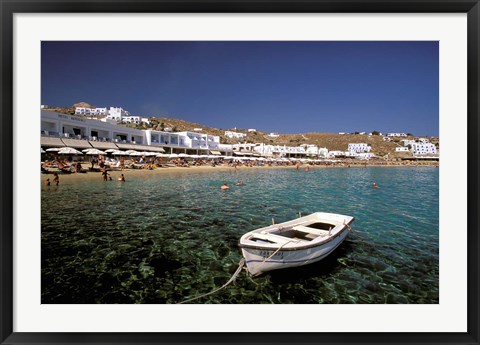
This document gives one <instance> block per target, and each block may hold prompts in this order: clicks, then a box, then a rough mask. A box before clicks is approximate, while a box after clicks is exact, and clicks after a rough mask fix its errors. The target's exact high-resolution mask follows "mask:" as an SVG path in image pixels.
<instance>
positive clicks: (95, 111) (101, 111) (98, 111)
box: [75, 107, 108, 115]
mask: <svg viewBox="0 0 480 345" xmlns="http://www.w3.org/2000/svg"><path fill="white" fill-rule="evenodd" d="M107 114H108V111H107V108H85V107H76V108H75V115H107Z"/></svg>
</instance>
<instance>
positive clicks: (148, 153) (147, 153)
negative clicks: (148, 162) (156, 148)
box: [144, 152, 157, 156]
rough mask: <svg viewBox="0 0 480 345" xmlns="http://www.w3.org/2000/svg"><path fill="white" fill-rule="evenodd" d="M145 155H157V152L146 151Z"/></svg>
mask: <svg viewBox="0 0 480 345" xmlns="http://www.w3.org/2000/svg"><path fill="white" fill-rule="evenodd" d="M144 154H145V156H156V155H157V153H156V152H144Z"/></svg>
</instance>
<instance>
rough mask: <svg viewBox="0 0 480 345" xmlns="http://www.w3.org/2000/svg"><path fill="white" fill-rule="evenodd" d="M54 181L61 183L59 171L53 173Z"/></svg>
mask: <svg viewBox="0 0 480 345" xmlns="http://www.w3.org/2000/svg"><path fill="white" fill-rule="evenodd" d="M53 182H55V184H56V185H57V186H58V184H59V183H60V178H59V177H58V174H57V173H54V174H53Z"/></svg>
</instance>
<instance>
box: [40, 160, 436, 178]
mask: <svg viewBox="0 0 480 345" xmlns="http://www.w3.org/2000/svg"><path fill="white" fill-rule="evenodd" d="M307 166H308V169H309V170H310V171H311V170H317V169H342V168H343V169H348V168H351V169H361V168H365V167H385V168H390V167H392V168H394V167H417V166H438V162H419V163H415V162H385V163H383V164H371V163H367V164H366V165H365V164H364V163H362V164H349V163H342V164H333V165H306V164H303V165H301V166H300V167H299V170H302V171H304V170H305V168H306V167H307ZM89 167H90V164H87V163H83V164H82V169H85V170H87V172H86V173H71V174H67V173H62V172H59V170H58V169H56V168H49V169H47V172H48V173H42V174H41V178H42V180H46V179H47V178H50V181H52V179H53V173H55V172H58V175H59V176H60V180H61V182H62V183H64V182H67V183H68V182H75V181H78V180H88V179H92V180H95V179H98V180H101V179H102V175H101V173H100V172H92V171H88V168H89ZM268 169H296V166H294V165H272V166H269V165H263V166H253V167H249V166H242V165H240V166H237V167H236V168H235V167H232V166H229V165H217V166H215V167H212V166H210V165H201V166H190V167H177V166H165V167H159V168H156V169H153V170H147V169H128V168H127V169H123V170H110V171H108V173H109V175H110V177H111V178H112V179H113V180H114V181H116V180H117V178H118V177H119V176H120V175H121V174H124V175H125V178H126V179H127V180H128V178H129V177H134V178H136V179H137V178H141V177H144V176H152V175H163V174H190V173H210V172H214V171H215V172H218V171H225V172H227V171H230V172H231V171H235V170H238V171H241V170H251V171H253V170H268Z"/></svg>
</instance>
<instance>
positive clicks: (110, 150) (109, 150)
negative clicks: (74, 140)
mask: <svg viewBox="0 0 480 345" xmlns="http://www.w3.org/2000/svg"><path fill="white" fill-rule="evenodd" d="M88 150H90V149H88ZM115 151H118V150H116V149H108V150H105V153H113V152H115Z"/></svg>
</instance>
